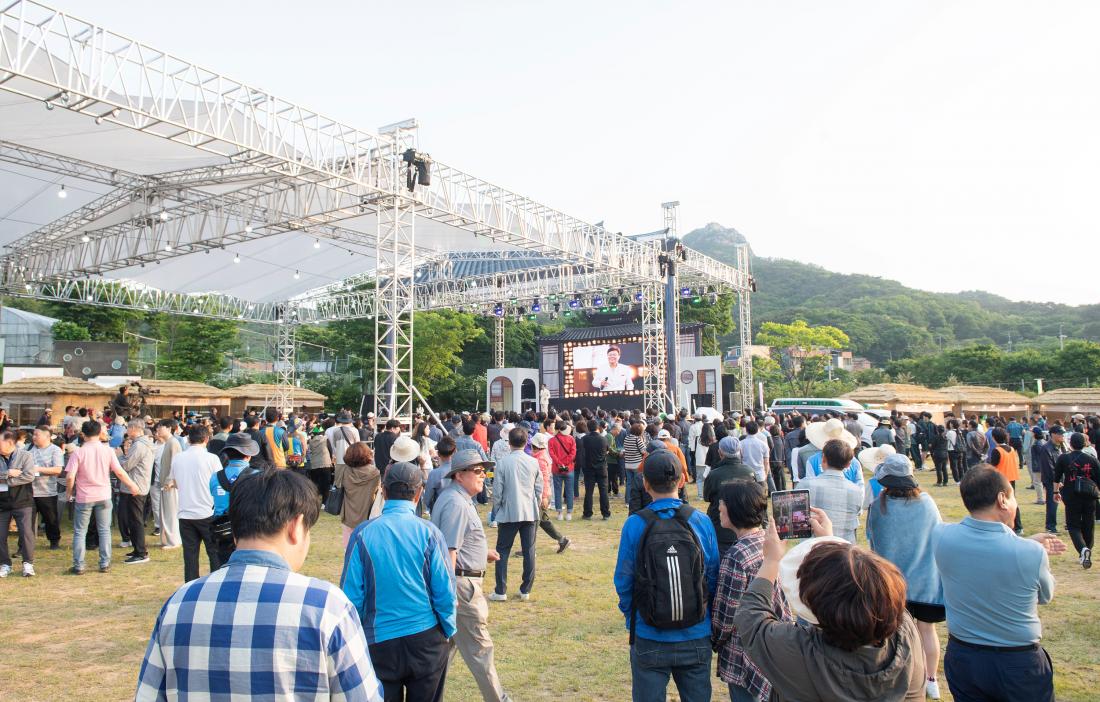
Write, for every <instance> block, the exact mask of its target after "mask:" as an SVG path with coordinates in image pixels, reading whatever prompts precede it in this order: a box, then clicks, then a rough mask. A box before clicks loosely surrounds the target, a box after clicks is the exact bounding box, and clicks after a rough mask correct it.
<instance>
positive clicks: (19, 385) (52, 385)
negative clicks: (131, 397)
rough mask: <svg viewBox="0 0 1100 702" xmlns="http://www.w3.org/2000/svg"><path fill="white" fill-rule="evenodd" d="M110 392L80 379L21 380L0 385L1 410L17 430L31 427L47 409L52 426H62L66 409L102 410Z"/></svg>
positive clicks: (46, 378) (54, 377) (61, 377)
mask: <svg viewBox="0 0 1100 702" xmlns="http://www.w3.org/2000/svg"><path fill="white" fill-rule="evenodd" d="M112 394H113V393H112V392H111V390H110V389H108V388H104V387H100V386H99V385H96V384H95V383H89V382H88V381H86V380H81V379H80V378H72V377H68V376H53V377H39V378H23V379H22V380H14V381H12V382H10V383H4V384H3V385H0V406H3V407H4V408H5V409H7V411H8V414H9V415H10V416H11V419H12V421H13V422H14V423H15V425H16V426H21V427H26V426H32V425H34V423H35V422H37V421H38V418H39V417H40V416H41V415H42V412H43V411H44V410H45V409H46V408H47V407H48V408H50V409H52V410H53V424H54V425H55V426H56V425H58V424H60V423H61V419H62V417H64V416H65V407H66V406H68V405H73V406H75V407H88V408H91V409H97V410H101V409H103V406H104V405H105V404H107V401H108V400H110V399H111V396H112Z"/></svg>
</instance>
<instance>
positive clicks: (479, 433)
mask: <svg viewBox="0 0 1100 702" xmlns="http://www.w3.org/2000/svg"><path fill="white" fill-rule="evenodd" d="M470 438H472V439H473V440H474V441H476V442H478V443H479V444H481V448H482V450H484V451H485V453H486V454H488V453H489V430H488V429H486V428H485V425H484V424H482V423H481V422H478V425H477V426H476V427H474V434H473V436H472V437H470Z"/></svg>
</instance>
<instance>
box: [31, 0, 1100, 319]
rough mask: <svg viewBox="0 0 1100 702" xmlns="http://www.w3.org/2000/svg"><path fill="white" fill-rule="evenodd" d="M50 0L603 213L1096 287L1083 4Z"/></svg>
mask: <svg viewBox="0 0 1100 702" xmlns="http://www.w3.org/2000/svg"><path fill="white" fill-rule="evenodd" d="M49 3H50V4H52V5H54V6H55V7H58V8H60V9H63V10H65V11H67V12H69V13H71V14H73V15H76V16H78V17H81V18H82V19H87V20H90V21H93V22H96V23H98V24H101V25H103V26H105V27H108V28H110V29H111V30H113V31H116V32H119V33H121V34H125V35H129V36H131V37H133V38H136V39H138V40H141V41H143V42H145V43H147V44H150V45H152V46H155V47H157V48H160V49H164V50H166V51H169V52H171V53H174V54H176V55H178V56H180V57H182V58H185V59H188V60H191V61H194V62H196V63H198V64H200V65H203V66H205V67H207V68H209V69H211V70H214V71H217V72H220V73H223V74H225V75H228V76H232V77H233V78H236V79H238V80H241V81H244V82H246V83H249V84H252V85H254V86H256V87H259V88H262V89H264V90H268V91H270V92H272V93H274V94H276V95H279V96H280V97H283V98H285V99H289V100H293V101H295V102H298V103H300V104H302V105H305V106H307V107H309V108H310V109H314V110H317V111H318V112H321V113H323V114H327V115H329V116H332V117H334V118H337V119H340V120H342V121H345V122H347V123H349V124H351V125H354V126H357V127H361V128H367V129H372V128H377V127H379V126H382V125H385V124H389V123H392V122H396V121H400V120H402V119H405V118H408V117H415V118H417V119H418V120H419V122H420V125H421V127H420V136H419V138H420V146H421V148H422V149H423V150H425V151H428V152H430V153H431V154H432V156H433V157H435V158H436V159H438V160H440V161H443V162H445V163H448V164H449V165H453V166H455V167H458V168H460V169H463V170H465V171H467V172H469V173H472V174H475V175H477V176H478V177H481V178H484V179H486V180H489V181H492V182H495V183H498V184H500V185H502V186H505V187H508V188H510V189H512V190H515V191H517V192H519V193H522V194H524V195H526V196H528V197H531V198H533V199H535V200H538V201H540V202H543V203H545V204H547V205H551V206H553V207H556V208H558V209H561V210H564V211H565V212H568V213H570V214H572V215H575V216H578V217H580V218H582V219H584V220H587V221H590V222H596V221H601V220H602V221H604V222H605V223H606V226H607V227H608V228H609V229H611V230H612V231H622V232H624V233H637V232H644V231H652V230H655V229H658V228H660V227H661V226H662V213H661V208H660V204H661V203H662V202H664V201H667V200H679V201H680V203H681V206H680V209H679V218H680V219H679V227H680V231H681V233H684V232H687V231H690V230H691V229H694V228H696V227H699V226H702V225H704V224H706V223H708V222H719V223H721V224H723V225H725V226H728V227H735V228H736V229H738V230H739V231H740V232H741V233H743V234H744V235H745V236H746V237H747V238H748V239H749V241H750V242H751V243H752V245H753V248H754V250H755V251H756V253H757V254H759V255H764V256H778V257H785V258H793V259H796V260H799V261H805V262H809V263H815V264H818V265H821V266H824V267H825V268H828V269H830V270H835V271H840V272H858V273H865V274H870V275H877V276H881V277H883V278H890V279H894V280H899V281H901V282H902V283H905V284H907V285H910V286H913V287H918V288H922V289H926V290H933V291H943V292H953V291H959V290H972V289H980V290H986V291H989V292H992V293H996V294H999V295H1003V296H1005V297H1008V298H1010V299H1015V300H1037V301H1053V302H1063V303H1069V304H1092V303H1098V302H1100V287H1098V286H1096V285H1094V284H1093V280H1092V275H1093V273H1094V271H1093V267H1092V262H1094V261H1096V260H1097V257H1098V255H1100V237H1098V236H1096V230H1097V221H1098V219H1100V218H1098V213H1097V209H1098V207H1100V198H1097V196H1096V194H1097V192H1100V129H1098V127H1100V91H1098V90H1097V89H1096V86H1097V85H1100V42H1097V41H1096V38H1095V35H1096V28H1097V27H1100V3H1098V2H1093V1H1091V0H1084V1H1076V0H1034V1H1031V2H1021V1H1017V0H989V1H966V0H955V1H935V0H888V1H883V0H863V1H848V0H830V1H829V2H820V0H798V1H789V2H780V1H777V2H758V1H757V2H751V1H740V0H738V1H733V0H723V1H714V2H689V1H685V0H680V1H678V2H675V3H672V2H645V1H643V0H635V1H633V2H610V1H605V2H591V1H589V2H574V1H573V0H559V1H557V2H554V3H547V2H542V3H536V2H515V1H513V2H503V1H502V2H487V1H480V0H467V1H466V2H461V3H455V2H437V1H436V0H423V1H422V2H417V3H377V2H359V3H352V2H348V1H347V0H343V1H337V0H311V2H308V3H302V2H284V1H273V0H267V1H264V2H259V1H255V0H232V1H226V0H219V1H218V2H213V1H210V0H188V2H186V3H177V2H173V3H167V2H147V1H146V2H137V1H134V0H49ZM807 294H813V291H807Z"/></svg>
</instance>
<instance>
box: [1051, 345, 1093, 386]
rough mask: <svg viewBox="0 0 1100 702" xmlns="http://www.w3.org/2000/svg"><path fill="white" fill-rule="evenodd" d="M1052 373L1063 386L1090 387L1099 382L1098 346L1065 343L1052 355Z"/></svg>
mask: <svg viewBox="0 0 1100 702" xmlns="http://www.w3.org/2000/svg"><path fill="white" fill-rule="evenodd" d="M1053 372H1054V374H1055V376H1056V380H1057V381H1061V382H1062V383H1064V384H1065V385H1083V384H1085V382H1086V381H1087V382H1088V383H1089V384H1090V385H1091V384H1094V383H1096V382H1097V381H1098V380H1100V344H1096V343H1093V342H1091V341H1067V342H1066V345H1065V348H1063V349H1061V350H1060V351H1058V352H1057V353H1056V354H1054V368H1053Z"/></svg>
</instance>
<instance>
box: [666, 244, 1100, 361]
mask: <svg viewBox="0 0 1100 702" xmlns="http://www.w3.org/2000/svg"><path fill="white" fill-rule="evenodd" d="M683 241H684V244H685V245H687V246H688V247H690V248H693V249H696V250H698V251H702V252H705V253H706V254H707V255H709V256H712V257H714V258H716V259H718V260H720V261H723V262H725V263H729V264H731V265H732V264H734V263H735V261H736V252H735V250H734V246H736V245H737V244H748V243H749V242H748V240H747V239H746V238H745V236H744V235H743V234H741V233H740V232H739V231H737V230H736V229H733V228H729V227H723V226H722V225H720V224H717V223H714V222H711V223H710V224H707V225H706V226H704V227H701V228H699V229H695V230H694V231H691V232H689V233H687V234H686V235H684V237H683ZM750 250H751V249H750ZM751 263H752V272H753V275H754V277H755V278H756V282H757V288H758V291H757V292H756V293H755V294H754V295H753V296H752V312H753V332H754V334H755V332H756V331H758V330H759V328H760V325H761V324H762V323H764V322H769V321H774V322H784V323H789V322H791V321H793V320H795V319H804V320H806V321H807V322H809V323H810V324H830V325H832V326H835V327H839V328H840V329H842V330H843V331H844V332H846V333H847V334H848V336H849V337H850V338H851V340H852V351H853V353H854V354H855V355H857V356H866V357H867V358H869V359H871V360H872V361H873V362H875V363H885V362H886V361H889V360H894V359H899V358H908V357H912V356H919V355H922V354H926V353H932V352H934V351H936V350H938V349H940V348H950V347H954V346H961V345H967V344H971V343H992V344H996V345H998V346H1002V347H1006V348H1007V347H1009V346H1011V347H1012V348H1014V349H1020V348H1029V347H1032V348H1046V347H1053V346H1055V345H1057V343H1058V335H1059V333H1064V334H1066V336H1068V337H1072V338H1078V339H1081V338H1084V339H1094V340H1095V339H1098V338H1100V305H1088V306H1081V307H1072V306H1070V305H1061V304H1055V303H1047V302H1016V301H1013V300H1008V299H1006V298H1003V297H1000V296H997V295H993V294H990V293H987V292H981V291H967V292H961V293H933V292H927V291H924V290H917V289H914V288H910V287H906V286H905V285H902V284H901V283H899V282H897V281H894V280H886V279H883V278H876V277H874V276H869V275H857V274H846V273H834V272H832V271H828V270H825V269H824V268H822V267H820V266H815V265H812V264H808V263H800V262H798V261H792V260H790V259H783V258H765V257H758V256H755V255H753V256H751ZM721 341H722V343H723V344H725V345H732V344H736V343H737V341H736V337H734V336H729V337H726V338H724V339H722V340H721Z"/></svg>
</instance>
